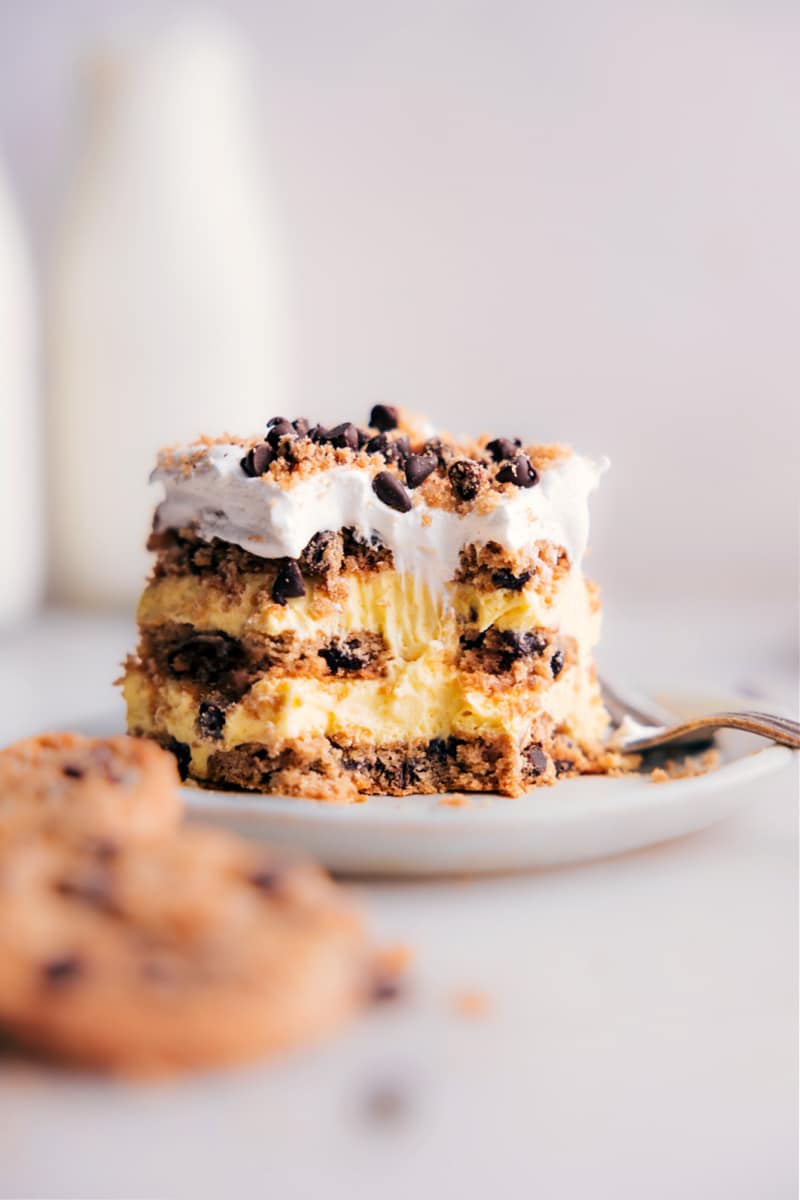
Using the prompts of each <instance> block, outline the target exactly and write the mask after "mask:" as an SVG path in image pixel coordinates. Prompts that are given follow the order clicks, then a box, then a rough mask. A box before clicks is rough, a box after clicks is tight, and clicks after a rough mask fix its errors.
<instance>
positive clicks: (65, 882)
mask: <svg viewBox="0 0 800 1200" xmlns="http://www.w3.org/2000/svg"><path fill="white" fill-rule="evenodd" d="M56 891H57V892H58V893H59V895H61V896H73V897H74V898H75V899H76V900H82V901H83V902H84V904H91V906H92V907H93V908H104V909H108V910H109V911H113V908H114V906H113V904H112V882H111V876H110V875H109V873H108V871H106V870H103V869H102V867H99V866H96V867H94V868H93V869H92V870H90V871H89V872H87V873H86V874H84V875H82V876H80V877H78V878H74V879H62V880H61V881H60V882H59V883H58V884H57V885H56Z"/></svg>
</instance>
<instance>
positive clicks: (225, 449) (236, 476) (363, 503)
mask: <svg viewBox="0 0 800 1200" xmlns="http://www.w3.org/2000/svg"><path fill="white" fill-rule="evenodd" d="M242 455H243V450H242V447H241V446H239V445H230V444H222V445H214V446H211V447H210V448H209V451H208V455H207V457H206V458H204V459H202V460H201V461H200V462H199V463H197V465H196V466H194V468H193V469H192V470H191V471H190V472H189V473H188V474H184V473H183V471H182V470H181V467H180V464H178V465H177V466H166V465H160V466H158V467H157V468H156V470H155V471H154V472H153V475H152V479H153V480H157V481H160V482H161V483H163V484H164V485H165V489H166V495H165V498H164V500H163V502H162V504H161V505H160V506H159V508H158V513H157V528H159V529H169V528H171V529H180V528H184V527H186V526H189V525H195V527H196V529H197V533H198V534H199V536H200V537H202V538H205V539H206V540H210V539H211V538H215V537H216V538H220V539H222V540H223V541H226V542H233V543H234V544H235V545H237V546H241V547H243V549H245V550H249V551H250V553H251V554H258V555H261V556H262V557H263V558H283V557H288V558H297V557H299V555H300V554H301V552H302V550H303V548H304V547H305V546H306V545H307V543H308V542H309V541H310V539H311V538H312V537H313V536H314V534H316V533H321V532H323V531H324V530H334V531H337V530H339V529H345V528H352V529H355V530H357V531H358V532H359V533H361V534H363V535H364V536H366V537H369V535H370V534H372V533H377V534H378V535H379V537H380V538H381V539H382V541H383V542H384V544H385V545H386V546H387V547H388V548H389V549H390V550H391V552H392V555H393V558H394V564H395V568H396V569H397V570H398V571H413V572H415V573H417V574H418V575H422V576H423V577H424V578H425V580H426V582H427V583H428V585H429V586H431V587H435V588H437V589H438V588H441V587H443V585H444V584H445V583H446V582H447V581H448V580H449V579H451V578H452V576H453V574H454V572H455V570H456V568H457V566H458V560H459V555H460V553H461V550H462V548H463V547H464V546H466V545H469V544H470V543H472V542H474V543H476V544H478V545H484V544H485V543H486V542H498V543H499V544H500V545H501V546H503V547H504V548H505V549H507V550H509V551H512V552H515V551H521V550H523V549H524V548H525V547H527V546H530V545H531V544H532V543H533V542H535V541H539V540H546V541H550V542H554V543H555V544H556V545H557V546H563V547H564V549H565V550H566V552H567V554H568V555H569V558H570V562H571V563H572V565H573V566H578V565H579V564H580V561H581V559H582V557H583V554H584V551H585V549H586V542H587V539H588V535H589V511H588V504H587V501H588V496H589V493H590V492H591V491H593V490H594V488H595V487H596V486H597V483H598V480H599V478H600V476H601V475H602V473H603V472H604V471H605V470H606V468H607V466H608V461H607V460H606V459H603V460H601V461H600V462H593V461H591V460H590V459H587V458H582V457H580V456H579V455H571V456H570V457H569V458H566V459H563V460H562V461H561V462H558V463H556V465H555V466H552V467H549V468H548V469H547V470H545V471H543V472H542V475H541V480H540V482H539V483H538V484H537V485H536V486H535V487H532V488H516V489H515V490H514V492H513V493H511V494H506V493H502V494H501V493H498V494H497V503H496V505H495V507H494V508H493V509H492V510H491V511H490V512H488V513H487V512H483V513H478V512H475V511H470V512H468V513H466V515H464V516H459V515H458V514H457V513H454V512H446V511H444V510H443V509H439V508H431V507H430V506H429V505H427V504H426V503H425V502H424V501H423V500H422V497H421V496H420V495H418V494H416V493H414V492H412V493H410V494H411V496H412V497H413V499H414V505H413V508H412V509H411V510H410V512H407V513H400V512H397V511H395V509H392V508H389V507H388V505H386V504H384V503H383V502H382V501H381V500H379V499H378V497H377V496H376V495H375V493H374V492H373V490H372V476H371V475H370V473H369V472H368V471H365V470H364V469H363V468H356V467H346V466H343V467H332V468H331V469H329V470H323V471H316V472H315V473H314V474H313V475H310V476H308V477H307V478H305V479H301V480H298V481H297V482H296V483H292V484H291V485H290V486H289V487H282V486H279V485H278V484H277V483H275V482H273V481H272V480H271V479H270V478H269V476H264V477H262V478H250V477H249V476H247V475H245V473H244V472H243V471H242V469H241V465H240V464H241V459H242Z"/></svg>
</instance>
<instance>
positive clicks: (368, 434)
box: [358, 426, 372, 450]
mask: <svg viewBox="0 0 800 1200" xmlns="http://www.w3.org/2000/svg"><path fill="white" fill-rule="evenodd" d="M370 441H372V430H371V429H362V428H361V426H359V428H358V448H359V450H360V449H362V447H364V446H366V444H367V442H370Z"/></svg>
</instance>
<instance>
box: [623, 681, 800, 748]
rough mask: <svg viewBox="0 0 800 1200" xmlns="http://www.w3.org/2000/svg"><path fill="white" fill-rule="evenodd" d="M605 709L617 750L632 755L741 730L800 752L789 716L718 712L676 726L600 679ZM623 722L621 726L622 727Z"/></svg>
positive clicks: (797, 728)
mask: <svg viewBox="0 0 800 1200" xmlns="http://www.w3.org/2000/svg"><path fill="white" fill-rule="evenodd" d="M600 689H601V691H602V693H603V700H604V701H605V705H606V708H607V709H608V711H609V712H610V714H611V717H612V720H613V721H614V723H615V724H616V725H619V726H621V730H620V732H621V734H622V740H621V743H620V748H621V749H623V750H625V751H630V752H631V753H637V752H638V751H640V750H652V749H653V748H654V747H656V746H676V747H686V746H694V747H697V746H698V745H701V744H703V743H705V744H708V743H709V742H710V741H711V739H712V737H713V735H714V731H715V730H717V729H741V730H744V732H745V733H755V734H758V735H759V736H760V737H765V738H769V739H770V741H772V742H777V743H778V744H779V745H781V746H789V747H790V748H791V749H792V750H800V724H798V722H797V721H792V720H790V719H789V718H788V717H779V716H775V715H774V714H772V713H762V712H751V711H746V712H717V713H710V714H709V715H708V716H705V717H693V718H691V719H690V720H685V721H678V722H677V723H676V721H675V717H674V715H673V714H671V713H668V712H665V711H664V709H660V708H656V706H655V705H653V706H652V707H649V708H644V707H643V706H642V705H640V704H632V703H631V702H630V701H628V700H624V699H623V698H622V696H620V694H619V693H618V692H615V691H614V689H613V688H612V687H611V686H610V685H609V684H608V683H606V682H605V680H603V679H601V680H600ZM623 722H624V724H623Z"/></svg>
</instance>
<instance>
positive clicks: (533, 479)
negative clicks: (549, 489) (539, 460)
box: [497, 454, 539, 488]
mask: <svg viewBox="0 0 800 1200" xmlns="http://www.w3.org/2000/svg"><path fill="white" fill-rule="evenodd" d="M497 481H498V483H513V484H516V486H517V487H521V488H531V487H534V486H535V485H536V484H537V483H538V482H539V472H538V471H537V470H536V468H535V467H534V465H533V463H532V462H531V460H530V459H529V458H528V456H527V455H526V454H518V455H517V457H516V458H515V459H514V460H513V462H510V463H503V465H502V467H501V468H500V470H499V471H498V472H497Z"/></svg>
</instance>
